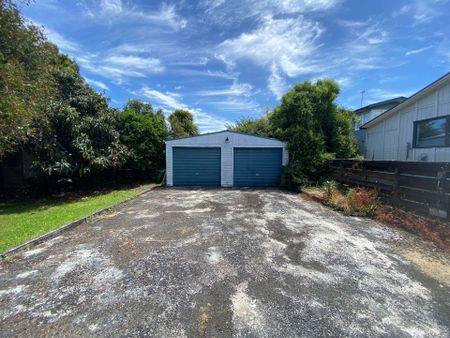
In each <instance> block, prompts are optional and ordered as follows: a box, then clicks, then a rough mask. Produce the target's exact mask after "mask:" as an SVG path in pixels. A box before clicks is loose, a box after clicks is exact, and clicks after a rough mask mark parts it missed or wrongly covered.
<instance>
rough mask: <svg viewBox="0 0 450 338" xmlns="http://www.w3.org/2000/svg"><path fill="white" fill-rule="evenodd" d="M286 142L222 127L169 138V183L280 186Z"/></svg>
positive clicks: (167, 147) (167, 164)
mask: <svg viewBox="0 0 450 338" xmlns="http://www.w3.org/2000/svg"><path fill="white" fill-rule="evenodd" d="M288 161H289V158H288V152H287V148H286V143H284V142H282V141H280V140H277V139H273V138H268V137H261V136H255V135H248V134H242V133H237V132H232V131H220V132H215V133H209V134H203V135H198V136H192V137H185V138H179V139H173V140H168V141H166V182H167V185H168V186H222V187H232V186H278V185H279V184H280V179H281V169H282V166H285V165H287V164H288Z"/></svg>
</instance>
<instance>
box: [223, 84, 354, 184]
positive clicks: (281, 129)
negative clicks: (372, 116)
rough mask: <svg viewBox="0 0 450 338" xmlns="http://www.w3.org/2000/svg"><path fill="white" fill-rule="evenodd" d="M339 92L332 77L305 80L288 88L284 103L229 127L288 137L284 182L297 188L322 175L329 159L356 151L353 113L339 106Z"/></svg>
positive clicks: (342, 156) (349, 155)
mask: <svg viewBox="0 0 450 338" xmlns="http://www.w3.org/2000/svg"><path fill="white" fill-rule="evenodd" d="M338 94H339V86H338V84H337V83H336V82H334V81H332V80H319V81H317V82H315V83H311V82H309V81H305V82H303V83H299V84H296V85H295V86H294V88H292V89H291V90H290V91H289V92H287V93H286V94H285V95H284V96H283V97H282V101H281V104H280V105H279V106H277V107H275V109H274V110H273V111H272V112H267V113H266V116H264V117H262V118H260V119H256V120H251V119H248V118H247V119H243V120H241V121H238V122H237V123H236V124H235V125H234V126H228V128H229V129H231V130H236V131H241V132H248V133H256V134H258V135H264V136H274V137H277V138H279V139H281V140H284V141H286V142H287V144H288V148H289V158H290V164H289V166H288V167H287V168H285V170H284V173H283V178H282V183H283V185H284V186H286V187H287V188H291V189H297V188H299V187H302V186H305V185H307V184H308V183H309V182H311V181H320V180H321V179H323V177H324V176H325V173H326V162H327V160H328V159H330V158H334V157H339V158H351V157H354V156H356V154H357V146H356V142H355V139H354V135H353V128H352V126H353V119H354V117H353V113H352V112H350V111H348V110H346V109H344V108H341V107H338V106H337V104H336V103H335V100H336V97H337V96H338Z"/></svg>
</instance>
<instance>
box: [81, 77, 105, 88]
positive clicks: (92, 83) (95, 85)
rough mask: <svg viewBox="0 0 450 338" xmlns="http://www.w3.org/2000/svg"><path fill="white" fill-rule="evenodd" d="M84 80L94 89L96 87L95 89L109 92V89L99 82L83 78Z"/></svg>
mask: <svg viewBox="0 0 450 338" xmlns="http://www.w3.org/2000/svg"><path fill="white" fill-rule="evenodd" d="M84 79H85V80H86V82H87V83H89V84H90V85H92V86H94V87H97V88H99V89H101V90H105V91H106V90H109V87H108V86H107V85H106V84H104V83H103V82H101V81H98V80H94V79H89V78H87V77H84Z"/></svg>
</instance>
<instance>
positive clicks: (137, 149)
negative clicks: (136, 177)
mask: <svg viewBox="0 0 450 338" xmlns="http://www.w3.org/2000/svg"><path fill="white" fill-rule="evenodd" d="M143 107H147V108H148V107H151V105H150V104H146V103H143V102H141V101H139V100H136V99H132V100H130V101H128V103H127V104H126V105H125V108H124V109H125V110H124V111H123V112H122V113H121V114H120V119H119V130H120V140H121V141H122V143H123V144H124V145H126V146H127V147H128V149H129V150H130V157H129V158H128V161H127V163H126V164H125V167H126V168H129V169H133V170H138V171H145V172H147V173H149V174H150V175H152V174H155V173H156V172H157V171H158V170H160V169H162V168H164V140H165V139H166V138H167V136H168V134H169V133H168V130H167V127H166V123H165V119H164V115H163V114H162V112H160V111H158V112H156V113H154V112H152V111H150V109H145V110H142V108H143ZM135 109H137V111H136V110H135Z"/></svg>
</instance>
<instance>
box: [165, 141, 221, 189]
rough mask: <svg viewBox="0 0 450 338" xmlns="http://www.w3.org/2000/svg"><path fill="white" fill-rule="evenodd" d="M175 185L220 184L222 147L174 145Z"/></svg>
mask: <svg viewBox="0 0 450 338" xmlns="http://www.w3.org/2000/svg"><path fill="white" fill-rule="evenodd" d="M173 185H175V186H220V148H198V147H174V148H173Z"/></svg>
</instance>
